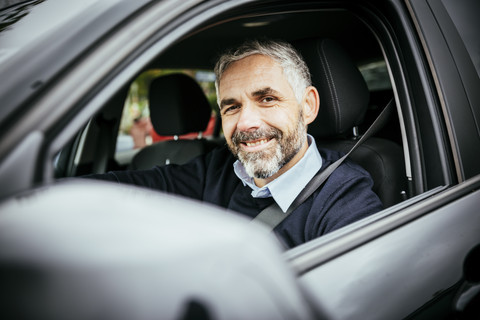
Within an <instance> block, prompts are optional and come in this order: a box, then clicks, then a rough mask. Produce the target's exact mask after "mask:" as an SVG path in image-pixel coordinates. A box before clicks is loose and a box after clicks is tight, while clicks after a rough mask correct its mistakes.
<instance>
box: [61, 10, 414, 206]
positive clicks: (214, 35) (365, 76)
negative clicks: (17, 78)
mask: <svg viewBox="0 0 480 320" xmlns="http://www.w3.org/2000/svg"><path fill="white" fill-rule="evenodd" d="M366 16H367V15H366V14H364V13H362V12H361V11H358V10H356V8H329V7H312V6H309V7H308V10H307V9H305V8H303V7H302V6H300V5H298V6H294V5H290V6H289V5H285V7H282V6H280V7H279V6H277V7H275V8H273V7H269V6H268V5H267V4H266V5H264V6H260V5H257V6H254V5H250V6H248V5H246V6H243V7H241V8H237V9H236V10H231V11H229V12H225V13H222V14H221V15H217V16H215V17H213V18H211V19H210V20H209V21H205V22H204V23H203V24H202V25H201V26H200V27H197V28H195V30H193V31H191V32H190V33H189V34H188V35H186V36H184V37H183V38H182V39H180V40H178V41H177V42H176V43H174V44H173V45H171V46H170V47H169V48H168V49H166V50H165V51H163V52H159V53H158V55H157V57H156V59H155V60H153V61H151V62H150V63H149V65H147V66H146V67H144V68H142V69H141V70H138V72H137V77H136V78H132V79H131V82H129V83H125V85H124V87H123V88H122V90H119V91H118V92H117V93H116V94H115V95H114V96H112V97H111V98H110V99H109V101H108V103H106V104H105V106H104V107H103V108H102V110H101V111H100V112H98V113H97V114H96V116H95V117H93V118H92V119H91V120H90V122H89V123H88V124H87V125H86V126H85V127H84V129H83V131H82V132H79V133H78V134H77V136H76V137H75V139H74V140H72V141H71V142H70V143H69V144H68V145H67V146H65V147H64V148H63V150H62V151H61V152H60V153H59V154H58V155H57V157H56V159H55V175H56V177H57V178H63V177H72V176H80V175H84V174H90V173H102V172H107V171H110V170H139V169H148V168H151V167H153V166H155V165H164V164H169V163H178V164H181V163H185V162H187V161H188V160H190V159H192V158H193V157H195V156H198V155H201V154H203V153H206V152H208V151H210V150H212V149H213V148H215V147H217V146H221V145H223V144H225V142H224V139H223V137H222V131H221V119H220V117H219V115H218V112H217V106H216V100H215V99H216V98H215V96H214V93H213V95H212V94H211V91H212V89H211V86H212V85H213V79H211V75H212V70H213V66H214V64H215V60H216V58H217V57H218V55H219V54H220V53H222V52H223V51H224V50H225V49H227V48H230V47H232V46H234V45H236V44H239V43H241V42H243V41H244V40H245V39H252V38H270V39H282V40H286V41H288V42H290V43H291V44H292V45H293V46H294V47H296V48H297V49H298V50H299V52H300V53H301V54H302V56H303V57H304V59H305V61H306V62H307V65H308V66H309V68H310V72H311V74H312V81H313V84H314V86H316V87H317V89H318V90H319V93H320V111H319V115H318V117H317V119H316V120H315V121H314V122H313V123H312V124H311V125H309V127H308V132H309V133H310V134H311V135H312V136H314V137H315V139H316V141H317V144H318V145H319V146H321V147H326V148H331V149H336V150H340V151H342V152H345V153H346V152H348V150H349V149H350V148H351V147H352V146H353V145H354V144H355V142H356V141H357V140H358V139H359V137H361V135H362V134H363V133H364V132H365V131H366V130H367V129H368V128H369V126H370V125H371V124H372V123H373V121H374V120H375V119H376V117H377V116H378V115H379V114H380V112H381V111H382V110H383V109H384V108H385V106H386V105H387V103H388V102H389V101H390V100H392V99H393V100H395V92H394V90H393V88H394V87H395V86H393V85H392V80H391V79H393V77H392V75H391V71H390V68H389V67H388V66H389V64H388V61H387V58H388V57H386V56H385V53H384V52H385V51H384V50H383V48H382V44H381V43H380V41H379V37H378V35H377V34H376V33H375V32H374V30H373V27H372V26H371V25H370V24H369V22H368V19H366V18H365V17H366ZM152 70H153V71H159V70H160V71H164V72H163V73H162V72H157V74H159V75H158V76H156V77H151V79H150V80H149V81H146V82H142V83H143V84H144V88H141V90H143V92H145V94H144V97H145V100H146V105H147V106H146V107H144V109H143V111H141V112H140V115H141V116H144V115H146V117H148V118H149V121H150V122H151V127H153V132H154V133H155V134H156V135H158V136H160V137H163V139H153V141H152V139H151V137H149V138H150V141H147V142H146V143H145V145H144V146H140V147H135V146H132V143H131V142H129V143H130V144H129V147H128V148H120V147H119V146H120V143H121V139H120V138H122V139H123V138H125V136H123V137H121V136H122V134H121V132H122V128H121V127H122V124H123V123H124V122H125V121H126V120H125V116H126V115H127V114H128V112H127V111H128V110H127V109H128V108H129V106H130V108H131V106H132V103H131V100H132V99H131V98H129V95H130V94H131V93H132V92H133V91H135V92H137V91H138V92H139V91H140V89H139V88H138V86H135V85H134V84H135V81H136V80H137V79H139V77H141V76H142V74H144V73H145V72H149V71H152ZM152 74H153V73H152ZM197 74H201V75H204V76H205V75H208V76H209V77H210V79H209V80H208V81H209V83H210V84H209V85H210V89H209V90H210V96H207V94H206V93H205V92H206V90H202V88H204V87H205V85H204V84H202V85H201V84H199V83H200V82H202V81H198V77H197ZM208 81H207V82H208ZM129 103H130V104H129ZM399 114H401V113H399V112H392V113H391V114H390V116H389V118H388V122H387V123H386V124H385V125H384V126H383V127H382V128H381V129H380V130H378V131H377V132H376V134H375V135H374V137H371V138H369V139H368V140H367V141H366V142H365V143H363V144H362V145H361V146H360V148H358V149H357V150H356V151H355V152H354V153H353V154H352V155H351V158H352V159H353V160H354V161H356V162H357V163H359V164H360V165H362V166H363V167H364V168H365V169H366V170H367V171H369V173H370V174H371V175H372V177H373V180H374V191H375V192H376V193H377V194H378V195H379V197H380V199H381V200H382V202H383V204H384V207H385V208H388V207H390V206H393V205H395V204H398V203H400V202H401V201H403V200H405V199H407V198H409V197H411V196H413V195H415V194H416V193H418V190H414V188H412V186H411V183H410V180H411V179H412V178H411V176H410V175H409V174H408V173H409V172H410V169H409V166H410V163H409V162H408V161H405V159H409V154H408V153H409V152H410V151H409V150H408V148H406V145H405V141H407V138H406V136H405V131H404V130H402V126H403V119H402V118H401V117H400V116H399ZM138 117H139V112H138V110H136V113H135V114H134V115H133V116H130V118H131V119H130V120H129V121H130V126H131V125H132V124H134V123H135V122H136V121H138ZM209 126H211V130H210V132H209V133H208V134H206V131H207V127H209ZM128 134H129V133H128V131H126V132H125V135H126V136H127V138H128V139H130V138H129V137H128ZM185 135H186V136H187V137H186V138H182V137H183V136H185ZM128 139H127V140H128ZM130 140H131V139H130ZM130 140H129V141H130Z"/></svg>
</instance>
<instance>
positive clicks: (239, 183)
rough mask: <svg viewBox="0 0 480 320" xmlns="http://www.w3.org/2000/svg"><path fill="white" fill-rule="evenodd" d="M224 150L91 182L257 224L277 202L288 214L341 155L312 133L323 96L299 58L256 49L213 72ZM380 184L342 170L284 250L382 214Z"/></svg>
mask: <svg viewBox="0 0 480 320" xmlns="http://www.w3.org/2000/svg"><path fill="white" fill-rule="evenodd" d="M215 74H216V89H217V97H218V104H219V107H220V113H221V117H222V126H223V132H224V135H225V139H226V141H227V145H228V148H227V147H223V148H218V149H216V150H214V151H212V152H210V153H208V154H206V155H203V156H200V157H197V158H195V159H193V160H192V161H190V162H189V163H187V164H185V165H167V166H162V167H158V166H157V167H154V168H152V169H150V170H142V171H117V172H109V173H107V174H104V175H95V176H92V177H94V178H100V179H107V180H112V181H117V182H122V183H130V184H136V185H141V186H146V187H150V188H153V189H158V190H164V191H167V192H169V193H174V194H179V195H183V196H187V197H190V198H194V199H198V200H202V201H206V202H209V203H213V204H216V205H219V206H222V207H225V208H228V209H231V210H234V211H237V212H240V213H242V214H244V215H247V216H250V217H252V218H254V217H256V216H257V215H258V214H259V213H260V212H261V211H262V210H264V209H265V208H267V207H268V206H270V205H271V204H273V203H274V202H275V203H276V204H277V205H278V206H279V207H280V209H281V210H282V211H283V212H284V213H285V212H287V210H288V208H289V207H290V205H291V204H292V203H293V201H294V200H295V198H296V197H297V196H298V195H299V194H300V192H301V191H302V189H303V188H304V187H305V186H306V185H307V183H308V182H309V181H310V180H311V179H312V177H314V176H315V175H316V174H317V172H319V171H322V170H324V169H325V168H326V167H328V166H329V165H330V164H332V163H333V162H335V161H336V160H337V159H339V158H340V157H341V156H342V155H341V154H339V153H338V152H333V151H330V150H326V149H318V148H317V146H316V143H315V140H314V139H313V137H311V136H310V135H308V134H307V126H308V124H310V123H311V122H312V121H314V120H315V118H316V116H317V114H318V109H319V96H318V92H317V90H316V88H315V87H313V86H311V80H310V73H309V70H308V68H307V66H306V64H305V62H304V61H303V60H302V58H301V56H300V55H299V54H298V53H297V51H296V50H295V49H294V48H293V47H292V46H291V45H289V44H288V43H285V42H279V41H270V40H267V41H249V42H246V43H245V44H243V45H242V46H240V47H239V48H237V49H236V50H235V51H231V52H228V53H226V54H224V55H222V56H221V57H220V59H219V60H218V62H217V65H216V67H215ZM372 186H373V181H372V179H371V177H370V176H369V174H368V173H367V172H366V171H365V170H363V169H362V168H361V167H360V166H358V165H356V164H354V163H352V162H351V161H348V160H347V161H345V162H344V163H343V164H342V165H340V166H339V167H338V168H337V169H336V170H335V171H334V172H333V173H332V175H331V176H330V177H329V179H328V180H327V181H326V182H325V183H324V184H323V185H322V186H321V187H320V188H318V189H317V190H316V191H315V192H314V193H313V194H312V195H311V196H310V197H309V198H308V199H307V200H306V201H305V202H303V203H302V204H301V205H300V206H298V207H297V208H296V209H295V210H293V212H292V213H291V214H290V215H289V216H288V217H286V219H284V220H283V221H282V222H281V223H280V224H279V225H278V226H276V227H275V229H274V231H275V233H276V234H277V235H278V236H279V238H280V239H281V240H282V242H283V243H284V244H285V245H286V246H287V247H293V246H296V245H299V244H301V243H304V242H307V241H309V240H312V239H314V238H317V237H319V236H321V235H323V234H326V233H328V232H331V231H333V230H336V229H338V228H341V227H343V226H345V225H347V224H349V223H351V222H354V221H357V220H359V219H361V218H363V217H366V216H368V215H370V214H372V213H375V212H377V211H379V210H381V209H382V205H381V202H380V200H379V199H378V197H377V196H376V194H375V193H374V192H373V191H372Z"/></svg>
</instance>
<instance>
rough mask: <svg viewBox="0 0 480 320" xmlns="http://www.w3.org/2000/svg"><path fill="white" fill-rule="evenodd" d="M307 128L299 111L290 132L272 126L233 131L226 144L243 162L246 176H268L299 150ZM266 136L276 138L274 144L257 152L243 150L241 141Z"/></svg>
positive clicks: (274, 172) (263, 177)
mask: <svg viewBox="0 0 480 320" xmlns="http://www.w3.org/2000/svg"><path fill="white" fill-rule="evenodd" d="M306 134H307V128H306V125H305V123H304V121H303V113H302V111H300V113H299V118H298V122H297V125H296V127H295V128H294V129H293V130H292V131H291V132H286V133H284V132H282V131H281V130H279V129H277V128H273V127H268V128H260V129H257V130H256V131H253V132H238V131H235V132H234V134H233V136H232V142H231V143H229V144H228V147H229V148H230V150H231V152H232V153H233V154H234V155H235V157H237V158H238V159H239V160H240V162H241V163H242V164H243V167H244V168H245V171H246V173H247V174H248V176H250V177H252V178H257V179H266V178H270V177H271V176H273V175H274V174H276V173H277V172H278V171H279V170H280V169H281V168H282V167H283V166H284V165H285V164H287V163H288V162H290V160H292V159H293V157H294V156H295V155H296V154H297V153H298V152H299V151H300V149H301V148H302V146H303V143H304V142H305V139H306ZM262 138H266V139H268V140H271V139H276V140H277V143H276V144H275V146H274V147H273V148H271V149H268V150H262V151H258V152H245V151H244V150H243V149H242V148H241V143H242V142H244V141H249V140H257V139H262Z"/></svg>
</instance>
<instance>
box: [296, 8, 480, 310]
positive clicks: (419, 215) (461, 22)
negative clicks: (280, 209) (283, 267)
mask: <svg viewBox="0 0 480 320" xmlns="http://www.w3.org/2000/svg"><path fill="white" fill-rule="evenodd" d="M392 3H393V2H392ZM405 4H406V6H405V7H403V8H402V6H401V4H400V3H399V4H397V6H396V8H392V7H390V8H389V10H392V11H390V13H391V12H395V11H396V14H392V15H390V16H389V19H390V22H392V24H396V27H394V28H393V30H392V32H394V33H396V37H398V38H401V37H402V35H401V34H404V36H405V39H407V38H409V39H410V40H412V41H413V43H412V42H410V41H406V42H405V43H404V45H403V48H404V49H405V48H408V47H410V49H411V52H410V53H407V52H405V51H406V50H404V51H403V54H404V55H405V56H408V55H409V54H411V58H412V59H413V60H412V62H413V61H415V60H417V59H418V58H419V59H422V58H421V55H417V53H419V52H423V54H424V55H425V56H424V57H423V59H425V60H424V62H422V63H421V64H420V65H419V64H418V63H417V64H415V63H412V64H410V66H407V67H406V68H407V69H408V68H411V70H406V71H405V73H410V74H411V73H412V72H418V71H420V72H423V71H425V74H424V75H422V76H421V79H419V82H420V83H421V82H430V89H429V88H427V87H425V88H424V89H423V93H420V94H419V93H418V92H416V91H415V89H413V88H412V89H411V90H410V91H409V93H408V94H409V96H410V98H411V99H412V102H413V103H415V104H416V107H415V108H414V112H416V115H417V117H418V118H417V122H416V123H417V126H418V127H417V130H418V132H419V133H420V134H421V135H422V136H421V137H420V139H421V142H422V147H420V148H424V156H425V158H424V161H422V162H423V163H422V167H423V168H424V169H425V170H426V172H427V174H426V175H425V177H427V179H426V180H425V181H426V185H431V183H438V180H437V178H435V173H433V172H431V170H432V167H433V168H435V167H437V165H439V166H440V168H441V169H440V168H438V167H437V169H435V170H441V171H443V172H449V173H447V174H446V175H445V176H444V177H446V179H447V181H448V180H449V181H450V182H448V183H447V185H443V186H438V187H436V188H432V189H430V191H428V192H426V193H424V194H422V195H420V196H417V197H414V198H412V199H410V200H408V201H406V202H404V203H402V204H401V205H400V208H398V211H396V212H395V213H393V214H391V215H389V214H388V212H384V213H383V214H382V215H380V216H379V217H378V218H377V219H372V220H371V221H370V222H364V224H363V227H358V228H355V227H353V226H350V228H349V229H350V230H344V232H343V234H342V235H340V234H339V235H336V236H331V237H328V236H327V237H325V238H324V239H319V240H318V241H317V243H316V244H313V243H311V244H309V245H308V246H305V247H304V248H297V249H294V250H292V251H291V252H289V253H287V257H288V259H289V261H290V263H291V264H292V265H293V266H294V267H295V269H296V270H297V272H298V274H299V278H300V281H301V283H302V284H303V285H304V286H305V287H306V288H307V290H308V291H309V292H310V293H311V296H313V297H314V298H313V299H314V301H316V302H317V303H318V305H321V306H322V307H323V308H324V310H325V312H326V314H327V315H328V316H329V317H331V318H332V319H402V318H412V319H454V318H455V319H457V318H466V319H476V318H478V316H479V314H480V312H479V309H478V299H479V295H478V285H479V278H478V275H479V269H478V261H479V260H478V259H479V254H478V246H479V244H480V215H479V214H478V204H479V203H480V192H479V191H478V187H479V184H480V176H479V170H480V167H479V166H478V161H477V159H478V157H479V155H480V144H479V135H478V133H479V130H478V121H477V119H478V112H479V110H480V100H479V99H478V97H479V96H478V88H479V87H480V82H479V77H478V74H479V73H478V72H479V64H478V61H479V58H480V56H479V52H480V51H479V50H478V44H479V41H478V30H479V26H478V19H477V18H473V17H478V14H479V13H480V8H479V3H478V2H477V1H459V2H456V1H434V0H432V1H422V0H420V1H406V3H405ZM384 12H387V11H386V10H385V11H384ZM396 18H399V19H400V20H403V22H402V21H399V20H397V19H396ZM474 20H475V21H474ZM406 21H411V22H412V24H411V25H410V26H409V23H408V22H406ZM410 28H411V29H410ZM409 33H410V34H409ZM474 35H476V36H474ZM415 38H416V40H415ZM400 41H401V40H400ZM407 42H410V43H409V44H407ZM422 65H423V66H427V67H426V68H424V67H422ZM416 67H417V68H416ZM413 68H416V69H415V71H413ZM412 80H413V78H412V77H411V78H410V81H412ZM407 81H408V80H407ZM474 88H477V89H474ZM429 104H431V105H430V106H429ZM421 108H424V109H425V110H420V109H421ZM428 114H430V121H431V122H430V123H428V122H427V121H426V120H425V119H426V118H428ZM432 115H434V116H432ZM435 119H436V120H435ZM442 141H443V142H442ZM435 144H437V146H439V145H440V146H441V147H440V148H439V149H437V150H436V151H434V150H433V149H434V148H432V146H433V145H435ZM441 149H443V151H442V150H441ZM439 150H440V151H439ZM428 153H430V154H428ZM432 153H435V157H443V159H442V160H441V162H442V163H443V165H442V164H439V163H438V162H437V164H435V161H431V162H430V161H429V160H428V159H431V156H432ZM429 171H430V173H428V172H429ZM440 176H441V174H440V173H439V172H437V177H440ZM428 177H431V179H430V181H428V180H429V178H428ZM433 181H435V182H433ZM456 181H458V182H460V183H458V184H457V183H456ZM389 210H392V211H395V208H390V209H389ZM389 210H387V211H389ZM374 220H376V221H374Z"/></svg>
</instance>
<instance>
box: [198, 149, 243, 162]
mask: <svg viewBox="0 0 480 320" xmlns="http://www.w3.org/2000/svg"><path fill="white" fill-rule="evenodd" d="M203 157H204V158H205V160H206V161H207V162H209V163H215V164H216V163H218V164H222V165H225V164H227V163H232V164H233V162H235V160H236V159H235V157H234V156H233V154H232V152H230V150H229V149H228V147H227V146H226V145H223V146H218V147H216V148H215V149H213V150H211V151H210V152H208V153H206V154H204V155H203Z"/></svg>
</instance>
